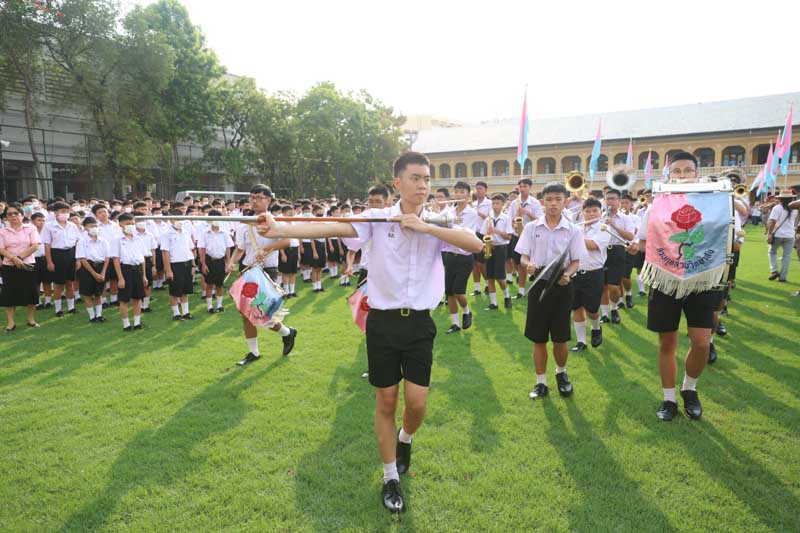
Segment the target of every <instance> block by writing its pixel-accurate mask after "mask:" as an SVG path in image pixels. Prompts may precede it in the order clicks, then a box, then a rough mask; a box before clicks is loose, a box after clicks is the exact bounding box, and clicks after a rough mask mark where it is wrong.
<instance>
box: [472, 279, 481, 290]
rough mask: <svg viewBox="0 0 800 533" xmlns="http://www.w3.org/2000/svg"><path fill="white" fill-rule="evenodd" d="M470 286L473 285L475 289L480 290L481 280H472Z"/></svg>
mask: <svg viewBox="0 0 800 533" xmlns="http://www.w3.org/2000/svg"><path fill="white" fill-rule="evenodd" d="M472 286H473V287H475V290H476V291H480V290H481V282H480V281H473V282H472Z"/></svg>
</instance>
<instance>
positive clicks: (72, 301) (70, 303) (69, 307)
mask: <svg viewBox="0 0 800 533" xmlns="http://www.w3.org/2000/svg"><path fill="white" fill-rule="evenodd" d="M73 309H75V298H67V311H72V310H73Z"/></svg>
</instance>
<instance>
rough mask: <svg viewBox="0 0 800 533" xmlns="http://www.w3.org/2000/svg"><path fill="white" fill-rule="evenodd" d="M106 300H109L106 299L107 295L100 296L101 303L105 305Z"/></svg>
mask: <svg viewBox="0 0 800 533" xmlns="http://www.w3.org/2000/svg"><path fill="white" fill-rule="evenodd" d="M106 302H107V300H106V297H105V296H101V297H100V304H101V305H105V304H106Z"/></svg>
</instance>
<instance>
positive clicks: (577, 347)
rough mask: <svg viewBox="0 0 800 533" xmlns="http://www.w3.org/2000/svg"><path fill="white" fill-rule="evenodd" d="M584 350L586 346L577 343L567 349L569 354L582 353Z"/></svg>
mask: <svg viewBox="0 0 800 533" xmlns="http://www.w3.org/2000/svg"><path fill="white" fill-rule="evenodd" d="M585 349H586V345H585V344H584V343H582V342H579V343H578V344H576V345H575V346H573V347H572V348H570V349H569V351H570V352H582V351H584V350H585Z"/></svg>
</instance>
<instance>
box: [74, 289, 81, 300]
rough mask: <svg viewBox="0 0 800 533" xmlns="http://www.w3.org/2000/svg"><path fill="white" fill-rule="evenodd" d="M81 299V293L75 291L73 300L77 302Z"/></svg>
mask: <svg viewBox="0 0 800 533" xmlns="http://www.w3.org/2000/svg"><path fill="white" fill-rule="evenodd" d="M80 297H81V293H80V292H79V291H75V299H76V300H78V299H80Z"/></svg>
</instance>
